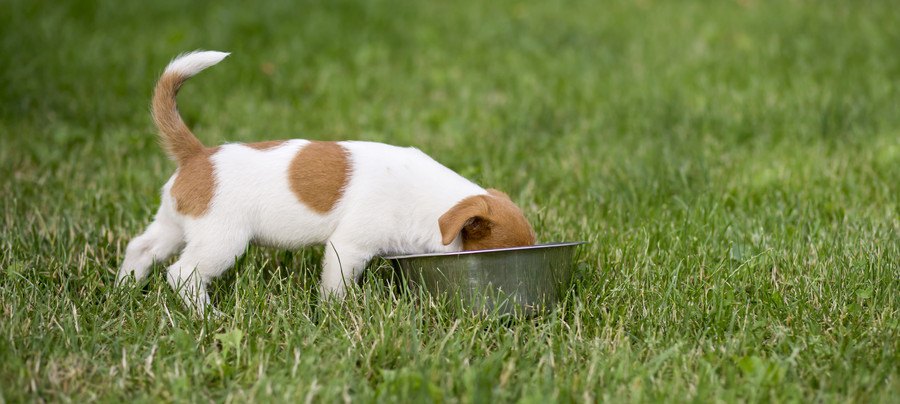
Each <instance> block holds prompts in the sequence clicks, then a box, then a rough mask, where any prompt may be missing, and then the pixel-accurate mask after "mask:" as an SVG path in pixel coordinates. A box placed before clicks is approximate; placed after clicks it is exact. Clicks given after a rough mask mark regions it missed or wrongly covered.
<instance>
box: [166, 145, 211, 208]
mask: <svg viewBox="0 0 900 404" xmlns="http://www.w3.org/2000/svg"><path fill="white" fill-rule="evenodd" d="M217 151H219V148H218V147H213V148H203V149H202V150H201V151H200V152H199V153H197V154H195V155H193V156H191V157H189V158H187V159H185V160H184V161H181V162H180V163H179V167H178V176H177V177H175V183H174V184H172V191H171V192H172V197H173V198H175V209H176V210H178V212H179V213H181V214H183V215H187V216H193V217H200V216H203V214H204V213H206V211H207V210H208V209H209V204H210V202H212V198H213V194H214V193H215V190H216V177H215V173H214V172H213V163H212V160H211V159H210V158H211V157H212V155H213V154H216V152H217Z"/></svg>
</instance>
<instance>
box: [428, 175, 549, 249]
mask: <svg viewBox="0 0 900 404" xmlns="http://www.w3.org/2000/svg"><path fill="white" fill-rule="evenodd" d="M487 191H488V194H487V195H474V196H470V197H468V198H465V199H463V200H461V201H459V203H457V204H456V205H454V206H453V207H452V208H450V210H448V211H447V213H444V214H443V215H442V216H441V218H440V219H439V220H438V224H439V225H440V228H441V238H442V242H443V243H444V245H449V244H450V243H452V242H453V240H455V239H456V237H457V236H460V237H462V243H463V250H466V251H468V250H488V249H493V248H506V247H519V246H529V245H534V242H535V240H534V230H532V229H531V225H530V224H528V220H527V219H525V215H524V214H522V211H521V210H520V209H519V207H518V206H516V205H515V204H514V203H513V201H512V200H511V199H509V196H507V195H506V194H504V193H503V192H500V191H498V190H496V189H489V190H487Z"/></svg>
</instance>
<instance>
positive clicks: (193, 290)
mask: <svg viewBox="0 0 900 404" xmlns="http://www.w3.org/2000/svg"><path fill="white" fill-rule="evenodd" d="M226 56H228V54H227V53H222V52H211V51H203V52H200V51H198V52H193V53H188V54H184V55H182V56H179V57H178V58H176V59H175V60H173V61H172V62H171V63H169V65H168V66H167V67H166V70H165V72H164V73H163V74H162V77H160V79H159V82H158V83H157V84H156V92H155V94H154V96H153V118H154V120H155V122H156V125H157V126H158V127H159V131H160V137H161V140H162V145H163V147H164V148H165V150H166V152H168V154H169V156H170V157H171V158H172V159H173V160H175V161H176V162H177V163H178V170H177V171H176V172H175V174H174V175H173V176H172V177H171V178H170V179H169V181H168V182H166V184H165V186H163V190H162V204H161V206H160V208H159V211H158V212H157V213H156V218H155V220H154V221H153V223H152V224H150V226H149V227H148V228H147V230H146V231H145V232H144V233H143V234H141V235H140V236H138V237H137V238H135V239H134V240H132V241H131V242H130V243H129V244H128V249H127V251H126V253H125V260H124V262H123V263H122V268H121V269H120V271H119V274H118V282H119V283H121V282H122V281H123V280H125V279H127V278H129V275H133V276H134V278H135V279H136V280H141V279H143V278H144V277H146V276H147V272H148V271H149V268H150V266H151V265H152V264H153V262H155V261H160V260H164V259H166V258H168V257H169V256H171V255H173V254H175V253H176V252H178V251H181V256H180V258H179V259H178V260H177V262H175V263H174V264H172V265H171V266H170V267H169V268H168V277H167V279H168V281H169V283H170V284H171V285H172V287H173V288H175V289H176V290H177V291H178V292H179V294H180V296H181V297H182V298H183V299H184V300H185V302H186V303H188V304H189V305H190V306H193V307H194V308H195V309H196V310H198V311H199V312H201V313H202V312H203V310H204V309H205V308H206V305H207V304H208V301H209V298H208V296H207V294H206V288H205V285H206V283H207V282H209V280H210V279H212V278H214V277H216V276H218V275H220V274H222V273H223V272H224V271H225V270H227V269H228V268H229V267H231V265H232V264H233V263H234V261H235V258H236V257H239V256H240V255H242V254H243V253H244V251H245V250H246V248H247V245H248V244H250V243H255V244H260V245H265V246H274V247H280V248H297V247H301V246H307V245H313V244H325V245H326V249H325V259H324V269H323V272H322V282H321V287H320V293H321V294H322V296H323V297H326V296H328V295H334V296H337V297H341V296H343V294H344V290H345V289H344V288H345V286H346V284H347V283H349V282H353V281H355V280H356V279H357V278H358V277H359V275H360V273H361V272H362V270H363V269H364V268H365V265H366V263H367V262H368V260H370V259H371V258H372V257H374V256H376V255H379V254H386V253H400V254H407V253H409V254H412V253H427V252H445V251H460V250H476V249H490V248H502V247H513V246H522V245H531V244H534V240H535V238H534V233H533V231H532V229H531V226H530V225H529V224H528V221H527V220H526V219H525V216H524V215H523V214H522V212H521V210H519V208H518V207H516V205H515V204H513V202H512V201H511V200H510V199H509V197H507V196H506V194H504V193H502V192H499V191H496V190H493V189H487V190H486V189H484V188H481V187H479V186H478V185H476V184H474V183H472V182H470V181H468V180H467V179H465V178H463V177H462V176H460V175H458V174H456V173H455V172H453V171H451V170H450V169H448V168H446V167H444V166H442V165H441V164H439V163H437V162H436V161H434V160H433V159H431V158H430V157H428V156H427V155H426V154H424V153H422V152H421V151H419V150H417V149H414V148H401V147H395V146H390V145H386V144H381V143H372V142H356V141H353V142H317V141H309V140H300V139H295V140H285V141H270V142H262V143H251V144H240V143H233V144H225V145H223V146H219V147H205V146H204V145H203V144H202V143H200V141H199V140H198V139H197V138H196V137H195V136H194V134H193V133H191V131H190V129H188V127H187V126H186V125H185V124H184V122H183V121H182V120H181V117H180V116H179V114H178V111H177V109H176V105H175V96H176V94H177V92H178V89H179V87H180V86H181V85H182V84H183V83H184V81H185V80H187V79H188V78H190V77H191V76H193V75H195V74H197V73H198V72H200V71H201V70H203V69H205V68H207V67H210V66H212V65H215V64H216V63H219V62H220V61H222V59H224V58H225V57H226Z"/></svg>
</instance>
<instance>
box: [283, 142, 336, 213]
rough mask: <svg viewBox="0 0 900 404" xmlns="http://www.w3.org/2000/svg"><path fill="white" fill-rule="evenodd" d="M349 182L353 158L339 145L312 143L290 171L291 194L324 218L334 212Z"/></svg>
mask: <svg viewBox="0 0 900 404" xmlns="http://www.w3.org/2000/svg"><path fill="white" fill-rule="evenodd" d="M349 180H350V159H349V154H348V153H347V150H346V149H344V148H343V147H342V146H341V145H339V144H337V143H335V142H310V143H309V144H307V145H305V146H303V148H301V149H300V151H299V152H297V155H296V156H294V159H293V160H291V165H290V166H289V167H288V181H289V182H290V184H291V191H293V192H294V195H297V199H299V200H300V202H303V203H304V204H306V205H307V206H309V207H310V208H312V209H313V210H315V211H316V212H319V213H322V214H325V213H328V212H329V211H331V209H332V208H334V205H335V204H337V202H338V201H339V200H340V199H341V196H342V195H343V194H344V187H346V186H347V182H348V181H349Z"/></svg>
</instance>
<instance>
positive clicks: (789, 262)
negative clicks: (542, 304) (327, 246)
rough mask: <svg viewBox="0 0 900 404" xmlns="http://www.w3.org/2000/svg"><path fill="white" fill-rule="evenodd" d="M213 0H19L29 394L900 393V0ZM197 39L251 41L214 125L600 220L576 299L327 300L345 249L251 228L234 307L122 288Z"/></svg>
mask: <svg viewBox="0 0 900 404" xmlns="http://www.w3.org/2000/svg"><path fill="white" fill-rule="evenodd" d="M82 3H83V4H82ZM97 3H101V4H97ZM182 3H183V2H180V1H168V0H166V1H153V2H137V1H134V2H78V3H76V2H38V1H20V0H8V1H2V2H0V193H2V194H0V195H2V198H0V402H2V401H4V399H5V400H6V401H8V402H19V401H31V400H47V401H57V400H59V401H74V402H83V401H85V400H90V399H100V400H101V401H121V400H123V399H129V400H131V399H137V400H139V401H157V400H163V401H176V400H178V401H180V400H183V399H189V400H193V401H210V400H211V401H264V400H269V399H275V400H278V401H287V402H295V401H301V400H307V401H310V400H312V401H324V402H334V401H341V400H354V399H359V400H362V401H373V400H384V399H388V400H397V399H405V400H422V399H431V400H435V401H449V402H455V401H460V402H488V401H493V400H499V401H517V400H522V401H528V402H545V401H548V400H549V401H563V402H567V401H594V400H597V401H601V400H602V401H621V400H627V401H648V402H655V401H659V400H664V401H702V402H707V401H720V400H721V401H753V402H755V401H770V400H775V401H793V400H799V401H816V402H818V401H859V402H870V401H875V402H878V401H881V402H892V401H893V402H896V400H897V397H898V394H900V218H898V217H900V211H898V209H900V207H898V201H900V197H898V195H900V12H898V11H897V4H896V3H895V2H892V1H854V2H849V1H847V2H838V1H834V2H815V1H753V0H745V1H737V2H731V1H709V2H682V1H678V2H672V1H652V0H644V1H609V2H594V1H584V2H576V1H565V2H533V3H519V2H511V1H491V2H483V1H477V0H473V1H457V2H440V3H438V2H435V3H434V4H426V3H425V2H421V1H359V2H356V1H337V2H332V1H315V2H288V1H285V2H280V3H279V2H272V3H265V4H263V3H261V2H260V3H259V4H257V3H252V2H250V3H248V2H224V1H215V2H212V1H210V2H194V4H192V5H190V6H188V5H185V4H182ZM198 48H204V49H215V50H223V51H231V52H233V54H232V56H231V57H230V58H228V59H226V60H225V62H223V63H222V64H220V65H218V66H216V67H214V68H212V69H210V70H209V71H206V72H204V73H202V74H201V75H199V76H198V77H196V78H195V79H194V80H192V81H191V82H190V83H189V84H188V85H187V86H186V87H185V89H184V91H183V92H182V96H181V97H180V98H179V101H180V107H181V111H182V113H183V115H184V116H185V119H186V120H187V121H189V124H190V125H191V127H192V128H193V130H194V132H195V133H197V135H198V136H199V137H200V138H201V139H202V140H203V141H204V142H205V143H206V144H209V145H212V144H216V143H221V142H225V141H257V140H265V139H282V138H290V137H302V138H309V139H320V140H340V139H363V140H372V141H381V142H387V143H392V144H397V145H412V146H416V147H418V148H420V149H422V150H423V151H425V152H426V153H428V154H430V155H431V156H434V157H435V158H436V159H437V160H438V161H440V162H442V163H444V164H445V165H447V166H448V167H450V168H451V169H454V170H456V171H457V172H459V173H461V174H463V175H464V176H467V177H468V178H470V179H472V180H474V181H476V182H478V183H479V184H481V185H483V186H490V187H496V188H500V189H503V190H506V191H508V192H509V194H510V195H511V196H512V197H513V199H514V200H516V201H517V202H519V203H520V204H521V206H522V207H523V208H524V210H525V212H526V215H527V216H528V217H529V218H530V219H531V221H532V222H533V223H534V225H535V230H536V232H537V234H538V238H539V240H540V241H542V242H549V241H561V240H588V241H590V244H589V245H588V246H586V247H585V248H583V249H582V250H581V253H580V254H579V259H578V266H577V272H576V274H575V280H574V284H573V286H572V291H571V296H570V297H569V299H568V300H567V301H566V302H565V303H564V304H562V305H560V306H559V307H558V309H557V310H556V311H554V312H552V313H550V314H547V315H545V316H543V317H540V318H537V319H532V320H527V319H521V318H520V319H512V320H509V319H502V318H498V317H496V316H486V317H472V316H463V317H458V316H456V315H454V314H453V312H452V311H450V310H448V309H447V308H446V307H444V306H442V305H439V304H437V305H435V304H428V303H427V302H425V301H421V300H417V299H413V298H411V297H409V296H406V295H403V294H400V295H398V294H395V293H393V292H392V290H391V289H390V288H389V287H386V286H385V285H384V283H383V282H379V280H378V279H377V278H376V277H375V276H374V275H372V273H373V272H374V271H369V273H368V275H366V277H365V278H366V279H365V280H364V282H363V283H362V284H361V286H359V287H357V288H354V289H353V290H352V293H351V296H350V297H349V298H348V299H347V300H346V301H345V302H344V303H343V304H342V305H341V304H332V303H329V304H320V303H319V302H318V299H317V296H316V285H317V284H318V273H319V271H320V264H319V260H320V257H321V254H322V251H321V248H309V249H303V250H300V251H276V250H267V249H261V248H256V247H253V248H251V250H250V252H249V254H247V255H246V256H245V257H243V258H241V259H240V260H239V261H238V262H237V265H236V267H235V269H233V270H232V271H230V272H229V273H228V275H227V276H225V277H223V278H221V279H220V280H218V281H216V282H215V284H214V287H213V291H212V292H213V293H212V295H213V300H214V301H215V304H216V306H217V307H218V308H219V309H220V310H221V311H223V312H224V317H223V318H222V319H219V320H199V319H196V318H195V317H193V316H192V315H191V313H190V312H189V311H187V310H186V309H185V308H184V307H182V306H181V305H180V303H179V300H178V298H177V296H175V294H174V293H172V291H171V290H170V288H169V286H168V285H167V284H166V282H165V279H164V276H163V274H162V271H161V268H162V265H157V266H156V267H155V269H154V271H153V274H152V275H151V277H150V280H149V282H148V283H147V285H146V286H145V287H144V288H143V289H134V290H131V289H128V290H117V289H116V288H114V287H113V285H112V282H113V280H114V277H115V272H116V270H117V267H118V265H119V263H120V262H121V260H122V256H123V253H124V246H125V245H126V243H127V242H128V240H129V239H130V237H132V236H134V235H136V234H138V233H139V232H140V231H142V229H143V227H144V226H146V225H147V224H148V223H149V221H150V220H151V218H152V215H153V213H154V212H155V209H156V207H157V204H158V203H159V189H160V187H161V186H162V184H163V182H164V181H165V180H166V179H167V178H168V176H169V175H171V173H172V172H173V170H174V169H175V166H174V164H173V163H172V162H170V161H168V160H167V159H166V158H165V156H164V154H163V152H162V151H161V150H160V148H159V147H158V146H157V143H156V142H157V140H156V137H155V129H154V127H153V125H152V122H151V119H150V114H149V101H150V95H151V90H152V87H153V84H154V82H155V80H156V78H157V75H158V74H159V73H160V72H161V70H162V68H163V67H164V66H165V64H166V63H167V62H168V60H169V59H171V58H172V57H174V56H175V55H176V54H178V53H180V52H183V51H187V50H193V49H198ZM384 265H385V263H384V262H374V263H373V264H372V267H371V268H378V267H383V266H384Z"/></svg>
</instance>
